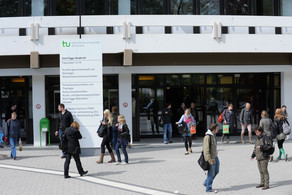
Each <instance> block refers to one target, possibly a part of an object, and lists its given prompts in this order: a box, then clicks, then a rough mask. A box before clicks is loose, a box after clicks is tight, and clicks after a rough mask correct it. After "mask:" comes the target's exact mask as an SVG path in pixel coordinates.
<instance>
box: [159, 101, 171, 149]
mask: <svg viewBox="0 0 292 195" xmlns="http://www.w3.org/2000/svg"><path fill="white" fill-rule="evenodd" d="M172 117H173V114H172V110H171V104H166V108H165V109H164V110H162V112H161V124H163V141H164V143H165V144H168V143H172V123H171V121H172ZM167 134H168V137H167Z"/></svg>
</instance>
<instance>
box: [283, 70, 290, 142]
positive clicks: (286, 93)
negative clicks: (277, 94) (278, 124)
mask: <svg viewBox="0 0 292 195" xmlns="http://www.w3.org/2000/svg"><path fill="white" fill-rule="evenodd" d="M291 86H292V72H282V73H281V106H282V105H286V106H287V112H288V122H289V124H290V125H292V102H291V100H292V91H291ZM290 137H292V136H290ZM290 139H291V138H290Z"/></svg>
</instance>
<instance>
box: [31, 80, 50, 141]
mask: <svg viewBox="0 0 292 195" xmlns="http://www.w3.org/2000/svg"><path fill="white" fill-rule="evenodd" d="M32 111H33V145H34V146H40V145H41V142H40V120H41V119H42V118H44V117H46V113H45V112H46V108H45V76H44V75H33V76H32ZM46 139H47V137H46V133H42V146H45V145H46Z"/></svg>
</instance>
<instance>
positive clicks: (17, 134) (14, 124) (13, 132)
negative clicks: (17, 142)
mask: <svg viewBox="0 0 292 195" xmlns="http://www.w3.org/2000/svg"><path fill="white" fill-rule="evenodd" d="M20 128H21V127H20V122H19V120H17V119H15V120H12V119H11V121H10V119H8V120H7V123H6V126H5V130H4V132H5V136H6V137H12V138H21V131H20Z"/></svg>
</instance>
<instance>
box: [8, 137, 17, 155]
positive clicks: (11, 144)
mask: <svg viewBox="0 0 292 195" xmlns="http://www.w3.org/2000/svg"><path fill="white" fill-rule="evenodd" d="M9 142H10V148H11V157H12V158H15V157H16V149H15V145H16V143H17V138H13V137H9Z"/></svg>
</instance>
